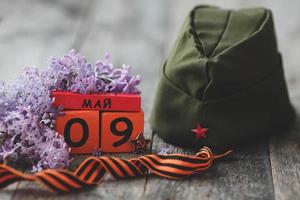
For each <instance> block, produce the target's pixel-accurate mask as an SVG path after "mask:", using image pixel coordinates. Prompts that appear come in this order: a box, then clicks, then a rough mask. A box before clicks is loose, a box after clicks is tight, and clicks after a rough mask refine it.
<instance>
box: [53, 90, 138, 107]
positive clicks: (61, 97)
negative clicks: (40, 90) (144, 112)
mask: <svg viewBox="0 0 300 200" xmlns="http://www.w3.org/2000/svg"><path fill="white" fill-rule="evenodd" d="M51 96H52V97H54V98H55V101H54V103H53V105H54V106H55V107H57V106H60V105H62V106H63V107H64V109H66V110H99V111H126V112H139V111H140V110H141V96H140V95H138V94H111V93H107V94H77V93H73V92H60V91H53V92H52V94H51Z"/></svg>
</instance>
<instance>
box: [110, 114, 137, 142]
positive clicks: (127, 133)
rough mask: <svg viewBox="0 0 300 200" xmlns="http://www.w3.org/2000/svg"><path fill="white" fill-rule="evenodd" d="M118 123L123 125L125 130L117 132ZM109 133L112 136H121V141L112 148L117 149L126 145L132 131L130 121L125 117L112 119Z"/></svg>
mask: <svg viewBox="0 0 300 200" xmlns="http://www.w3.org/2000/svg"><path fill="white" fill-rule="evenodd" d="M119 123H125V124H126V129H125V130H118V128H117V126H118V124H119ZM110 131H111V133H112V134H113V135H116V136H120V137H121V136H123V138H122V139H120V140H119V141H116V142H115V143H113V146H114V147H118V146H121V145H122V144H124V143H126V142H127V141H128V140H129V139H130V137H131V135H132V131H133V124H132V122H131V120H130V119H128V118H126V117H119V118H116V119H114V120H113V121H112V122H111V124H110Z"/></svg>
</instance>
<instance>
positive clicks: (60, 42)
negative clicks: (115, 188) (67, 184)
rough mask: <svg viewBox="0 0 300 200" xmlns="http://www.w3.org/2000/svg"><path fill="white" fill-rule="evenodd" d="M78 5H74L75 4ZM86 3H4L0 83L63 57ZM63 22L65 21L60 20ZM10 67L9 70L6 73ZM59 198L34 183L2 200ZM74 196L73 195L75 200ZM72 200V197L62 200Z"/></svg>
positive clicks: (1, 6) (23, 184)
mask: <svg viewBox="0 0 300 200" xmlns="http://www.w3.org/2000/svg"><path fill="white" fill-rule="evenodd" d="M74 3H75V4H74ZM88 3H89V2H83V1H75V2H74V1H69V0H65V1H56V2H54V3H53V4H52V3H51V4H49V2H47V1H30V3H29V2H28V1H18V2H11V1H1V3H0V13H1V18H2V19H3V20H2V22H1V31H0V43H1V47H0V55H1V61H0V66H1V67H0V79H1V80H2V79H4V80H7V79H10V78H15V76H16V73H17V72H19V71H21V68H22V67H23V66H24V65H26V66H28V65H32V64H34V65H36V66H38V67H45V66H44V65H45V64H48V61H47V58H50V56H52V55H56V56H61V55H62V54H63V53H65V52H66V51H68V50H69V49H70V48H71V46H72V45H73V43H74V40H75V33H76V30H77V29H79V24H80V22H81V20H84V19H82V18H84V17H85V16H82V12H83V10H84V9H87V8H88V7H86V6H85V5H86V4H88ZM61 19H63V20H61ZM8 66H9V70H7V68H8ZM46 197H47V198H54V197H57V196H56V195H53V194H51V193H49V192H47V191H46V190H44V189H43V188H42V187H40V186H37V185H36V184H34V183H28V182H21V183H18V184H15V185H14V186H11V187H10V188H8V189H6V190H5V191H3V192H1V194H0V199H40V198H46ZM74 197H75V195H73V198H74ZM63 198H68V199H69V198H72V195H69V196H68V195H67V196H60V197H59V199H63Z"/></svg>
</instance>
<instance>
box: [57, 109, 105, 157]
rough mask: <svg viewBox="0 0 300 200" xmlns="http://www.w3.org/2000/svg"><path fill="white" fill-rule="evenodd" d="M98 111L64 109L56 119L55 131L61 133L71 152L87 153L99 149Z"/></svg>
mask: <svg viewBox="0 0 300 200" xmlns="http://www.w3.org/2000/svg"><path fill="white" fill-rule="evenodd" d="M99 126H100V120H99V111H65V115H64V116H59V117H57V119H56V126H55V129H56V131H57V132H58V133H59V134H61V135H63V136H64V138H65V141H66V143H67V144H68V145H69V146H70V147H71V153H72V154H88V153H93V152H95V151H96V150H98V149H99V139H100V135H99V131H100V127H99Z"/></svg>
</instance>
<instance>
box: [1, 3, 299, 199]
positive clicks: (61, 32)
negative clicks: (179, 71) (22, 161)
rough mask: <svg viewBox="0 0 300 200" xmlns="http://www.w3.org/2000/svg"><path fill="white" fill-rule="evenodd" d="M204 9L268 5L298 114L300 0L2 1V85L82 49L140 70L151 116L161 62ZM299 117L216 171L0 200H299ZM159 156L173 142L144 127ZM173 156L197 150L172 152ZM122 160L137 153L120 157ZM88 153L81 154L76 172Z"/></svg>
mask: <svg viewBox="0 0 300 200" xmlns="http://www.w3.org/2000/svg"><path fill="white" fill-rule="evenodd" d="M200 3H204V4H214V5H218V6H222V7H225V8H241V7H253V6H255V7H258V6H259V7H261V6H264V7H267V8H270V9H271V10H272V11H273V13H274V19H275V27H276V31H277V37H278V46H279V49H280V50H281V52H282V55H283V60H284V66H285V76H286V80H287V82H288V87H289V90H290V96H291V99H292V102H293V105H294V106H295V109H296V110H297V112H298V113H299V111H300V78H299V75H300V68H299V64H300V61H299V46H300V35H299V32H300V23H299V20H300V12H299V11H298V9H299V6H300V2H299V1H297V0H291V1H289V2H288V3H287V2H286V1H280V0H274V1H267V0H266V1H260V0H253V1H243V0H227V1H221V0H213V1H211V0H210V1H209V0H204V1H196V0H185V1H180V0H165V1H161V0H145V1H139V0H115V1H108V0H86V1H80V0H18V1H11V0H1V1H0V80H9V79H12V78H14V77H16V74H17V73H20V71H21V69H22V67H24V66H28V65H35V66H37V67H39V68H44V67H46V66H47V65H48V63H49V59H50V58H51V56H61V55H63V54H64V53H65V52H67V51H68V50H69V49H71V48H75V49H76V50H77V51H80V52H81V53H82V54H83V55H86V57H87V59H88V60H90V61H91V62H95V61H96V60H97V59H99V58H101V57H103V55H104V53H105V52H109V53H110V54H111V56H112V61H113V63H114V64H115V65H116V66H120V65H121V64H123V63H126V64H130V65H132V66H133V73H139V74H140V75H141V76H142V77H143V83H142V85H141V90H142V92H143V93H142V98H143V109H144V112H145V115H146V119H148V115H149V114H150V110H151V106H152V102H153V98H154V94H155V88H156V85H157V82H158V79H159V70H160V66H161V65H162V63H163V62H164V60H165V58H166V57H167V55H168V52H169V51H170V49H171V47H172V44H173V43H174V40H175V38H176V36H177V34H178V30H179V28H180V26H181V25H182V22H183V20H184V18H185V17H186V15H187V14H188V11H189V10H190V9H192V8H193V7H194V6H195V5H198V4H200ZM299 124H300V119H299V118H298V119H297V121H296V124H295V125H294V127H292V128H291V130H289V131H287V132H286V133H283V135H282V136H277V137H274V138H272V139H271V140H270V141H267V142H263V141H262V142H260V143H258V144H257V145H255V146H252V147H249V148H245V149H242V150H239V151H236V152H234V153H233V154H232V155H231V156H228V157H227V158H224V159H222V160H220V161H218V162H216V163H215V165H214V166H213V167H212V169H211V170H209V171H208V172H205V173H203V174H200V175H198V176H196V177H193V178H191V179H188V180H184V181H170V180H164V179H161V178H158V177H156V176H153V175H149V176H147V177H144V178H138V179H131V180H122V181H115V180H113V179H111V178H107V180H106V181H104V182H103V183H102V184H100V185H99V186H98V187H96V188H94V189H91V190H88V191H84V192H79V193H75V194H67V195H55V194H52V193H49V192H47V191H46V190H44V189H43V188H41V187H40V186H38V185H35V184H34V183H27V182H22V183H18V184H14V185H12V186H10V187H9V188H7V189H5V190H3V191H1V193H0V199H1V200H2V199H278V200H281V199H300V136H299V132H300V125H299ZM145 126H146V130H145V133H146V135H147V137H149V138H153V141H152V151H157V150H159V149H161V148H162V147H163V146H166V145H167V144H166V143H164V142H163V141H162V140H161V139H160V138H158V137H157V136H156V135H155V134H154V135H153V134H152V131H151V129H150V127H149V124H148V123H147V121H146V122H145ZM170 151H171V152H181V153H186V154H191V153H192V152H189V151H187V150H183V149H181V148H177V147H172V146H171V148H170ZM115 156H119V157H122V158H128V157H134V156H136V155H135V154H120V155H115ZM83 159H84V156H77V157H76V159H75V161H74V164H73V168H74V167H75V166H76V164H78V163H79V162H80V161H81V160H83Z"/></svg>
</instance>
